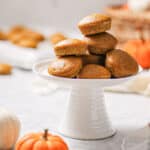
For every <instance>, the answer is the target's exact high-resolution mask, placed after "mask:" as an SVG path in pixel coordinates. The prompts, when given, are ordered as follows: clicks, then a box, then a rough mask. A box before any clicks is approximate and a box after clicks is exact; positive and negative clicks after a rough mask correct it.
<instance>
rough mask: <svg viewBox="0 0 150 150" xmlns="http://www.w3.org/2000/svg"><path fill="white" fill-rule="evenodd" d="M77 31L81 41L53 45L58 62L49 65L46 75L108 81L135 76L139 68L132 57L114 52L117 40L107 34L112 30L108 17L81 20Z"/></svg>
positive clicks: (93, 16) (121, 52) (89, 17)
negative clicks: (109, 79)
mask: <svg viewBox="0 0 150 150" xmlns="http://www.w3.org/2000/svg"><path fill="white" fill-rule="evenodd" d="M78 27H79V29H80V31H81V33H82V34H83V35H84V38H83V40H79V39H65V40H62V41H59V42H58V43H56V44H55V45H54V51H55V54H56V56H57V59H55V60H53V61H52V62H51V63H50V65H49V68H48V72H49V74H51V75H55V76H59V77H68V78H82V79H108V78H120V77H126V76H130V75H134V74H136V73H137V72H138V65H137V63H136V61H135V60H134V59H133V58H132V57H131V56H129V55H128V54H127V53H126V52H124V51H122V50H115V46H116V45H117V40H116V38H115V37H114V36H112V35H111V34H109V33H107V32H106V31H107V30H109V29H110V28H111V18H110V17H108V16H105V15H101V14H92V15H90V16H87V17H85V18H83V19H82V20H81V21H80V22H79V24H78ZM55 38H56V36H55ZM56 39H57V38H56Z"/></svg>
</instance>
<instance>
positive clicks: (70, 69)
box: [48, 57, 82, 78]
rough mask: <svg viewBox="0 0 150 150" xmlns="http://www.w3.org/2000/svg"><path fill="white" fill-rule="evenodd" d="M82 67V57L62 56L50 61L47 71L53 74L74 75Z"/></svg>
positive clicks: (70, 76) (69, 76) (61, 75)
mask: <svg viewBox="0 0 150 150" xmlns="http://www.w3.org/2000/svg"><path fill="white" fill-rule="evenodd" d="M81 68H82V59H81V58H79V57H62V58H57V59H56V60H54V61H52V62H51V64H50V65H49V67H48V72H49V74H51V75H54V76H60V77H68V78H73V77H76V76H77V74H78V73H79V71H80V69H81Z"/></svg>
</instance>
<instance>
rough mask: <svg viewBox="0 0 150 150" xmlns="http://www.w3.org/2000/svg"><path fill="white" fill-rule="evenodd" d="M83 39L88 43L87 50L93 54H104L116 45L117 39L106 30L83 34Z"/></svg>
mask: <svg viewBox="0 0 150 150" xmlns="http://www.w3.org/2000/svg"><path fill="white" fill-rule="evenodd" d="M84 41H85V42H86V43H87V45H88V50H89V52H90V53H93V54H105V53H106V52H107V51H109V50H111V49H114V48H115V46H116V45H117V39H116V38H115V37H114V36H113V35H111V34H109V33H107V32H103V33H100V34H95V35H91V36H85V38H84Z"/></svg>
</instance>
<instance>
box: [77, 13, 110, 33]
mask: <svg viewBox="0 0 150 150" xmlns="http://www.w3.org/2000/svg"><path fill="white" fill-rule="evenodd" d="M78 27H79V29H80V31H81V32H82V34H84V35H92V34H97V33H101V32H105V31H106V30H109V29H110V28H111V18H110V17H108V16H106V15H102V14H92V15H89V16H87V17H85V18H83V19H82V20H81V21H80V22H79V24H78Z"/></svg>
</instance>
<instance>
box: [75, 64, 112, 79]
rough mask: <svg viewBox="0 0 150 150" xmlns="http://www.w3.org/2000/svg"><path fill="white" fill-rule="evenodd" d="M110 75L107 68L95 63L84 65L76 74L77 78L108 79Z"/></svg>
mask: <svg viewBox="0 0 150 150" xmlns="http://www.w3.org/2000/svg"><path fill="white" fill-rule="evenodd" d="M110 77H111V73H110V72H109V70H107V69H106V68H105V67H103V66H100V65H96V64H88V65H85V66H84V67H83V68H82V70H81V72H80V73H79V75H78V78H81V79H108V78H110Z"/></svg>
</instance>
